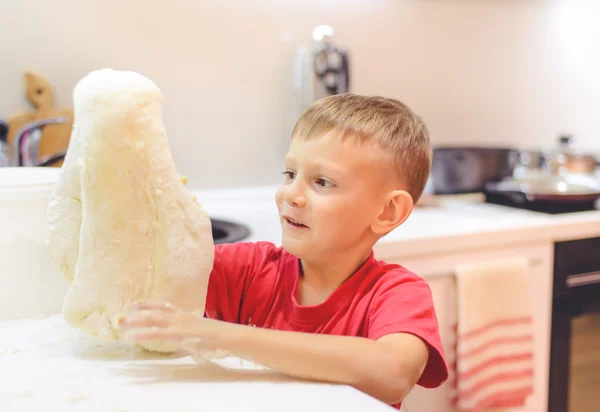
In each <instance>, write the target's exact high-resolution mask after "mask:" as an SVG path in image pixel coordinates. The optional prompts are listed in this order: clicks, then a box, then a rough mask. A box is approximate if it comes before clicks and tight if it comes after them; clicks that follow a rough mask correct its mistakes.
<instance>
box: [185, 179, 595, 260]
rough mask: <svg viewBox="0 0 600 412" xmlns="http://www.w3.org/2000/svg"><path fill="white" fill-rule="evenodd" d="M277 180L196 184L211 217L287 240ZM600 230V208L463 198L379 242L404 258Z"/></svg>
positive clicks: (415, 215)
mask: <svg viewBox="0 0 600 412" xmlns="http://www.w3.org/2000/svg"><path fill="white" fill-rule="evenodd" d="M275 190H276V186H261V187H247V188H233V189H218V190H192V192H193V193H194V194H195V195H196V196H197V198H198V201H199V202H200V204H201V205H202V207H203V208H204V209H205V210H206V211H207V212H208V213H209V215H210V216H211V217H215V218H223V219H229V220H233V221H237V222H240V223H243V224H245V225H247V226H249V227H250V230H251V235H250V237H249V238H247V239H245V240H247V241H258V240H265V241H270V242H273V243H275V244H277V245H279V244H281V227H280V224H279V218H278V214H277V207H276V206H275V200H274V197H275ZM592 236H600V211H589V212H578V213H568V214H561V215H548V214H544V213H538V212H532V211H527V210H521V209H515V208H510V207H505V206H499V205H493V204H488V203H481V202H479V203H477V202H467V201H461V200H457V201H456V202H446V203H445V204H444V205H443V206H432V207H422V208H415V209H414V210H413V212H412V214H411V216H410V217H409V218H408V219H407V221H406V222H405V223H404V224H402V225H401V226H399V227H398V228H396V229H395V230H394V231H393V232H391V233H389V234H388V235H387V236H385V237H383V238H382V239H380V241H379V242H378V243H377V244H376V245H375V253H376V254H377V255H378V257H380V258H382V259H385V258H388V257H394V258H402V257H409V256H419V255H424V254H434V253H446V252H452V251H458V250H465V249H469V248H474V247H486V246H501V245H511V244H514V243H523V242H533V241H545V240H548V241H563V240H571V239H578V238H585V237H592Z"/></svg>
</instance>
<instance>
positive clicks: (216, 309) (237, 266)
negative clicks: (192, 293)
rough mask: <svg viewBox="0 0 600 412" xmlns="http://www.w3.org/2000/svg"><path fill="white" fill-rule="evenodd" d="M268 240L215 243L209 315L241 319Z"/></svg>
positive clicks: (207, 306)
mask: <svg viewBox="0 0 600 412" xmlns="http://www.w3.org/2000/svg"><path fill="white" fill-rule="evenodd" d="M274 247H275V246H274V245H272V244H270V243H268V242H237V243H226V244H217V245H215V258H214V263H213V269H212V271H211V273H210V278H209V281H208V291H207V296H206V307H205V316H206V317H208V318H211V319H218V320H223V321H226V322H233V323H240V311H241V308H242V302H243V299H244V294H245V293H246V291H247V290H248V288H249V286H250V283H251V282H252V279H253V276H254V274H255V273H256V272H257V271H258V270H259V269H260V266H261V264H262V261H263V256H264V253H265V250H270V249H273V248H274Z"/></svg>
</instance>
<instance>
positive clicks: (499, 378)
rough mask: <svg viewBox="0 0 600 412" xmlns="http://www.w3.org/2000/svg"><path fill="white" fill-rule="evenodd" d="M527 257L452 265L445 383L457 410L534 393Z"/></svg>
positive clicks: (502, 404) (518, 401)
mask: <svg viewBox="0 0 600 412" xmlns="http://www.w3.org/2000/svg"><path fill="white" fill-rule="evenodd" d="M528 269H529V268H528V260H527V259H525V258H510V259H502V260H499V261H495V262H486V263H474V264H469V265H461V266H459V267H457V268H456V273H455V278H456V285H455V286H456V303H457V304H456V313H455V314H454V315H455V320H456V322H455V323H452V322H451V324H452V329H453V330H452V332H453V333H452V336H453V337H454V348H453V349H454V350H451V352H452V355H451V359H449V363H450V365H451V372H450V379H449V384H450V387H451V389H452V393H453V404H454V406H455V407H456V408H457V409H458V410H459V411H473V412H475V411H477V412H481V411H485V410H487V409H491V408H509V407H521V406H524V404H525V401H526V399H527V397H528V396H529V395H531V394H532V393H533V372H534V368H533V324H532V308H531V307H530V305H531V302H530V298H529V293H530V292H529V288H530V279H529V271H528Z"/></svg>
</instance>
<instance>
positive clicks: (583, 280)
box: [565, 271, 600, 288]
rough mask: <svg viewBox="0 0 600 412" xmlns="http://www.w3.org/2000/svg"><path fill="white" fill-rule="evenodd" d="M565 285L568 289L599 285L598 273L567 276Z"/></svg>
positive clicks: (599, 274) (599, 272) (599, 276)
mask: <svg viewBox="0 0 600 412" xmlns="http://www.w3.org/2000/svg"><path fill="white" fill-rule="evenodd" d="M565 283H566V285H567V287H568V288H576V287H578V286H584V285H593V284H595V283H600V271H597V272H588V273H579V274H577V275H569V276H567V279H566V280H565Z"/></svg>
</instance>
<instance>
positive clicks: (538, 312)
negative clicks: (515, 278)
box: [387, 243, 553, 412]
mask: <svg viewBox="0 0 600 412" xmlns="http://www.w3.org/2000/svg"><path fill="white" fill-rule="evenodd" d="M510 256H526V257H527V258H528V259H529V261H530V276H531V279H532V282H533V287H532V289H531V292H530V293H531V295H530V296H531V297H530V299H531V305H532V308H533V322H534V325H533V327H534V345H535V347H534V352H535V353H534V356H535V364H534V367H535V384H534V385H535V388H534V394H533V395H532V396H531V397H529V399H528V401H527V404H526V406H525V407H524V408H518V409H517V408H513V409H505V410H503V411H506V412H517V411H519V412H545V411H547V410H548V408H547V403H548V367H549V349H550V320H551V303H552V261H553V245H552V243H542V244H539V243H538V244H523V245H513V246H511V247H510V248H498V249H493V250H474V251H469V252H464V253H454V254H451V255H450V254H448V255H432V256H421V257H417V258H414V257H413V258H410V259H387V260H388V261H389V262H393V263H398V264H400V265H402V266H404V267H406V268H407V269H409V270H411V271H413V272H415V273H417V274H419V275H420V276H422V277H423V278H425V280H427V282H428V283H429V285H430V287H431V291H432V294H433V300H434V305H435V309H436V313H437V316H438V321H439V326H440V335H441V338H442V343H443V345H444V351H445V354H446V358H447V360H448V361H449V363H450V362H451V360H452V358H453V353H452V352H451V344H450V340H451V334H450V317H449V309H448V308H450V307H451V306H450V305H453V304H456V302H455V301H454V302H453V300H454V299H455V293H454V276H453V270H454V268H455V267H456V266H457V265H459V264H462V263H473V262H478V261H479V262H481V261H486V260H496V259H501V258H503V257H510ZM405 404H406V411H407V412H411V411H419V412H447V411H452V412H453V411H454V408H452V406H451V403H450V388H449V387H448V385H447V384H444V385H442V386H441V387H439V388H436V389H425V388H422V387H419V386H417V387H415V388H414V389H413V391H412V392H411V393H410V394H409V395H408V397H407V399H406V401H405Z"/></svg>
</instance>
